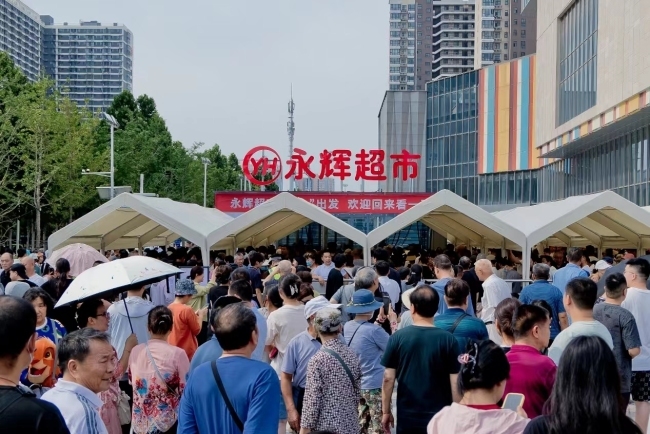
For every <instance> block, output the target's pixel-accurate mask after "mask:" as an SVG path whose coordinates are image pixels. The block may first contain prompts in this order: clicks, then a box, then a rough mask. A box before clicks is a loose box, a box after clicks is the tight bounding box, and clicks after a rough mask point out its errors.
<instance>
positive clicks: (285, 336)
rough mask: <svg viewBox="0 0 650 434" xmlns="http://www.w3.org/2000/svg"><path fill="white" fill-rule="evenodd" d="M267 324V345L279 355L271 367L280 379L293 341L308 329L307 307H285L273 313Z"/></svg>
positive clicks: (272, 361)
mask: <svg viewBox="0 0 650 434" xmlns="http://www.w3.org/2000/svg"><path fill="white" fill-rule="evenodd" d="M266 324H267V328H268V330H267V333H268V334H267V336H266V345H272V346H274V347H275V348H277V349H278V354H277V356H275V358H274V359H273V360H271V366H272V367H273V369H275V372H277V374H278V377H280V373H281V371H282V370H281V368H282V361H283V359H284V354H285V353H286V352H287V347H288V346H289V342H291V339H293V338H294V337H296V336H297V335H298V334H299V333H301V332H303V331H305V330H306V329H307V320H306V319H305V306H304V305H302V304H301V305H299V306H289V305H284V306H282V307H281V308H280V309H278V310H276V311H273V312H271V314H270V315H269V317H268V319H267V320H266Z"/></svg>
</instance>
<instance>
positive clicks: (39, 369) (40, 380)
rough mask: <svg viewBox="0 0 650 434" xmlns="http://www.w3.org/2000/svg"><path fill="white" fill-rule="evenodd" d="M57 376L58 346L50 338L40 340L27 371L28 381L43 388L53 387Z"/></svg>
mask: <svg viewBox="0 0 650 434" xmlns="http://www.w3.org/2000/svg"><path fill="white" fill-rule="evenodd" d="M57 374H58V368H57V367H56V345H54V342H52V341H51V340H49V339H48V338H44V337H41V338H38V339H37V340H36V350H35V351H34V359H33V360H32V363H31V364H30V365H29V368H28V371H27V380H29V382H30V383H32V384H37V385H39V386H41V387H53V386H54V383H55V378H56V376H57Z"/></svg>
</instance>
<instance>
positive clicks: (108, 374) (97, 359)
mask: <svg viewBox="0 0 650 434" xmlns="http://www.w3.org/2000/svg"><path fill="white" fill-rule="evenodd" d="M113 353H114V350H113V347H112V346H111V343H110V337H109V336H108V335H107V334H106V333H103V332H99V331H97V330H94V329H91V328H84V329H81V330H77V331H74V332H72V333H70V334H68V335H66V336H64V337H63V338H62V339H61V340H60V341H59V347H58V355H57V356H58V359H59V366H61V367H62V370H63V377H62V378H61V379H60V380H59V381H58V382H57V383H56V386H54V387H53V388H52V389H50V390H48V391H47V392H45V393H44V394H43V397H42V398H41V399H43V400H44V401H48V402H51V403H52V404H54V405H56V406H57V408H58V409H59V411H60V412H61V414H62V415H63V419H65V423H66V425H67V426H68V429H69V430H70V434H108V430H107V429H106V425H104V422H103V421H102V418H101V416H100V414H99V409H100V408H101V406H102V400H101V399H100V398H99V396H98V393H100V392H104V391H106V390H108V387H109V384H110V381H111V378H112V377H113V370H114V369H115V364H114V362H113Z"/></svg>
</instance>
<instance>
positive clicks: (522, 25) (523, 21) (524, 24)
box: [521, 18, 526, 27]
mask: <svg viewBox="0 0 650 434" xmlns="http://www.w3.org/2000/svg"><path fill="white" fill-rule="evenodd" d="M521 27H526V18H522V19H521Z"/></svg>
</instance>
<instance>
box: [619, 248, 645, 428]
mask: <svg viewBox="0 0 650 434" xmlns="http://www.w3.org/2000/svg"><path fill="white" fill-rule="evenodd" d="M623 275H624V276H625V280H626V282H627V286H628V288H627V296H626V297H625V301H623V303H621V307H623V308H625V309H627V310H629V311H630V312H631V313H632V315H633V316H634V319H635V321H636V325H637V328H638V329H639V336H640V337H641V353H640V354H639V355H638V356H636V357H635V358H634V359H632V400H633V401H634V405H635V407H636V416H635V420H636V423H637V424H638V425H639V426H641V427H647V426H648V419H650V316H648V312H650V291H648V277H649V276H650V263H648V261H646V260H645V259H642V258H637V259H630V260H629V261H627V263H626V264H625V272H624V273H623Z"/></svg>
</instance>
